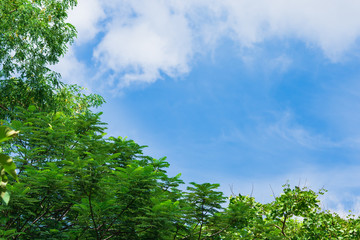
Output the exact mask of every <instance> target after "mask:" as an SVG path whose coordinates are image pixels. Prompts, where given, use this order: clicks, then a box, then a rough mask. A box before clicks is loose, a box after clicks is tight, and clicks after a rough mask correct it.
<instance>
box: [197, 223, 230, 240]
mask: <svg viewBox="0 0 360 240" xmlns="http://www.w3.org/2000/svg"><path fill="white" fill-rule="evenodd" d="M229 227H230V225H227V226H226V227H225V228H223V229H221V230H219V231H217V232H216V233H213V234H211V235H210V236H208V237H204V238H203V240H204V239H207V238H211V237H213V236H215V235H217V234H219V233H221V232H223V231H225V230H226V229H228V228H229Z"/></svg>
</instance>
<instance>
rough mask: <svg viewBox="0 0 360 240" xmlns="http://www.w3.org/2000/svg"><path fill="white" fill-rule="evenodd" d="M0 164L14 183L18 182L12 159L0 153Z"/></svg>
mask: <svg viewBox="0 0 360 240" xmlns="http://www.w3.org/2000/svg"><path fill="white" fill-rule="evenodd" d="M0 164H1V165H2V166H3V167H4V169H5V171H6V172H7V173H8V174H10V175H11V176H12V177H13V178H15V180H16V181H19V179H18V176H17V174H16V171H15V170H16V165H15V163H14V162H13V160H12V158H11V157H9V156H8V155H6V154H3V153H0Z"/></svg>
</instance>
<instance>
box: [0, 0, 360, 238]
mask: <svg viewBox="0 0 360 240" xmlns="http://www.w3.org/2000/svg"><path fill="white" fill-rule="evenodd" d="M75 4H76V1H75V0H32V1H29V0H3V1H1V2H0V16H1V17H0V29H1V33H0V66H1V68H0V96H1V101H0V119H1V122H0V123H1V126H0V142H1V149H0V177H1V183H0V193H1V197H2V199H3V201H2V202H1V203H0V213H1V214H0V238H2V239H124V240H125V239H127V240H131V239H160V240H162V239H163V240H168V239H178V240H179V239H183V240H185V239H187V240H195V239H196V240H199V239H214V240H215V239H216V240H217V239H226V240H230V239H231V240H232V239H294V240H295V239H360V236H359V228H360V219H359V218H356V217H355V216H351V215H350V216H349V217H348V218H341V217H339V216H338V215H337V214H334V213H331V212H329V211H323V210H321V208H320V205H319V200H318V195H319V194H323V191H322V190H320V191H319V192H317V193H316V192H314V191H312V190H310V189H307V188H300V187H294V188H291V187H290V185H289V184H286V185H284V188H283V194H282V195H280V196H279V197H276V198H275V200H274V201H273V202H270V203H267V204H264V203H259V202H256V201H255V199H254V198H253V197H250V196H242V195H238V196H231V197H230V199H229V204H228V206H227V207H225V197H224V196H223V193H222V192H220V191H217V189H218V187H219V184H211V183H203V184H198V183H194V182H191V183H190V185H189V186H188V187H187V189H186V191H183V190H181V189H180V188H181V187H180V186H181V184H183V181H182V180H181V179H180V174H178V175H177V176H174V177H170V176H168V174H167V172H166V168H168V167H169V163H168V162H167V161H166V158H160V159H154V158H152V157H150V156H145V155H144V154H143V152H142V149H143V148H144V147H145V146H140V145H138V144H137V143H135V142H134V141H132V140H128V139H126V138H122V137H113V136H110V137H106V133H105V131H106V124H105V123H103V122H101V120H100V116H101V113H97V112H95V111H94V110H93V109H94V108H96V107H98V106H100V105H101V104H103V103H104V102H105V101H104V99H103V98H102V97H101V96H99V95H96V94H89V95H86V94H84V93H83V92H82V88H81V87H79V86H76V85H66V84H63V83H61V81H60V75H59V74H57V73H54V72H52V71H50V70H49V69H48V65H49V64H54V63H56V62H57V61H58V59H59V57H60V56H62V55H63V54H64V53H65V51H66V49H67V44H69V43H71V42H72V40H73V38H74V36H75V29H74V27H73V26H71V25H70V24H68V23H66V22H65V20H66V16H67V11H68V10H69V9H70V8H71V7H73V6H74V5H75ZM13 129H15V130H13ZM17 135H18V136H17ZM15 136H17V137H15ZM14 137H15V138H14ZM13 160H14V161H13ZM14 163H16V166H15V164H14ZM16 167H17V170H15V168H16ZM8 175H10V176H12V177H10V178H8ZM10 194H11V198H10V199H9V196H10Z"/></svg>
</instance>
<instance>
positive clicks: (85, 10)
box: [68, 0, 105, 44]
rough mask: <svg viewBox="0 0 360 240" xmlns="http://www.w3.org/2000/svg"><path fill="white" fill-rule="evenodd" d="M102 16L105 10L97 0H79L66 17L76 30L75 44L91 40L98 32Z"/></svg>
mask: <svg viewBox="0 0 360 240" xmlns="http://www.w3.org/2000/svg"><path fill="white" fill-rule="evenodd" d="M104 18H105V12H104V9H103V8H102V6H101V4H100V2H99V1H98V0H79V1H78V6H77V7H75V8H74V9H73V10H72V11H70V13H69V17H68V21H69V22H70V23H71V24H73V25H74V26H75V27H76V30H77V31H78V38H77V41H76V42H77V44H82V43H84V42H87V41H89V40H92V39H93V38H94V37H95V36H96V34H98V33H99V32H100V25H99V21H101V20H103V19H104Z"/></svg>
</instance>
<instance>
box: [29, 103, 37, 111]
mask: <svg viewBox="0 0 360 240" xmlns="http://www.w3.org/2000/svg"><path fill="white" fill-rule="evenodd" d="M28 111H29V112H35V111H36V107H35V106H34V105H30V106H29V107H28Z"/></svg>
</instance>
